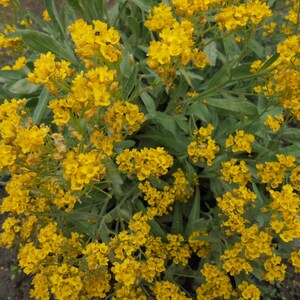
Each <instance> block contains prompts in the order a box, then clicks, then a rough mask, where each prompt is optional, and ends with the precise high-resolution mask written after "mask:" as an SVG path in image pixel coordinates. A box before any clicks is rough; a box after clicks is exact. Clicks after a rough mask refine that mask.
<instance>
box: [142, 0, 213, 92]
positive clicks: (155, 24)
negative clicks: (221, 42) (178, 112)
mask: <svg viewBox="0 0 300 300" xmlns="http://www.w3.org/2000/svg"><path fill="white" fill-rule="evenodd" d="M145 26H146V27H148V28H149V29H150V30H152V31H160V33H159V38H160V40H159V41H155V40H153V41H151V42H150V45H149V51H148V53H147V56H148V57H149V58H148V60H147V64H148V66H149V67H150V68H151V69H155V70H157V71H158V72H157V74H158V76H159V77H161V78H162V79H163V81H164V83H165V84H166V85H167V90H168V89H169V88H170V85H171V84H172V82H173V80H174V79H175V77H176V70H177V69H178V68H179V67H180V66H186V65H187V64H188V63H189V62H193V64H194V65H195V66H196V67H198V68H201V69H203V68H205V66H206V65H208V64H209V62H208V60H207V59H206V54H205V52H203V51H200V50H199V49H197V48H194V49H193V47H194V44H195V42H194V40H193V33H194V25H193V23H191V22H190V21H189V20H188V18H187V19H184V18H183V19H182V20H181V22H178V21H177V20H176V19H174V18H173V16H172V10H171V7H170V6H168V5H166V4H160V5H159V6H157V7H155V8H154V9H153V12H152V13H151V14H150V15H149V17H148V20H147V21H146V22H145Z"/></svg>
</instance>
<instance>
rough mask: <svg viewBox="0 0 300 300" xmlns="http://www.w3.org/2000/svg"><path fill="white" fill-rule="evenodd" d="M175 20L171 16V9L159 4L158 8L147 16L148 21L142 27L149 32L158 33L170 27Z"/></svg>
mask: <svg viewBox="0 0 300 300" xmlns="http://www.w3.org/2000/svg"><path fill="white" fill-rule="evenodd" d="M175 21H176V19H175V18H174V17H173V14H172V7H171V6H169V5H167V4H164V3H160V4H159V6H156V7H154V8H153V10H152V11H151V12H150V14H149V16H148V20H147V21H146V22H145V23H144V25H145V26H146V27H147V28H148V29H149V30H151V31H160V30H162V29H163V28H165V27H169V26H171V25H172V24H173V23H174V22H175Z"/></svg>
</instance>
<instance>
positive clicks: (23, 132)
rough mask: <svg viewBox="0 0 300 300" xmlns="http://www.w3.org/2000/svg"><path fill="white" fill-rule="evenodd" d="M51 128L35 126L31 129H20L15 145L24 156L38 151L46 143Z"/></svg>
mask: <svg viewBox="0 0 300 300" xmlns="http://www.w3.org/2000/svg"><path fill="white" fill-rule="evenodd" d="M48 131H49V128H48V127H46V126H42V125H41V126H40V127H37V126H33V127H31V128H20V129H18V130H17V135H16V139H15V140H14V145H15V146H16V147H19V148H20V151H21V152H22V153H24V154H26V153H29V152H34V151H38V150H39V149H40V147H41V146H43V145H44V143H45V137H46V136H47V134H48Z"/></svg>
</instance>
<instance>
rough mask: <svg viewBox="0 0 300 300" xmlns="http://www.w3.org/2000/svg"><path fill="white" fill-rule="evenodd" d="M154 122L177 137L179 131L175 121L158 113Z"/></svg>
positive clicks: (166, 115)
mask: <svg viewBox="0 0 300 300" xmlns="http://www.w3.org/2000/svg"><path fill="white" fill-rule="evenodd" d="M152 120H154V121H156V123H158V124H160V125H161V126H162V127H163V128H165V129H166V130H168V131H170V132H171V133H172V134H173V135H174V136H176V135H177V133H178V130H177V126H176V121H175V119H174V118H173V117H172V116H170V115H168V114H166V113H164V112H161V111H157V112H156V114H155V115H154V117H153V118H152Z"/></svg>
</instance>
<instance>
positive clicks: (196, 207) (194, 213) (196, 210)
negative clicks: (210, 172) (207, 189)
mask: <svg viewBox="0 0 300 300" xmlns="http://www.w3.org/2000/svg"><path fill="white" fill-rule="evenodd" d="M200 203H201V201H200V191H199V188H198V187H197V188H196V193H195V197H194V202H193V206H192V209H191V212H190V215H189V219H188V224H187V226H186V230H185V235H186V236H189V235H191V234H192V232H193V223H194V222H195V221H196V220H198V219H199V218H200Z"/></svg>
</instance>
